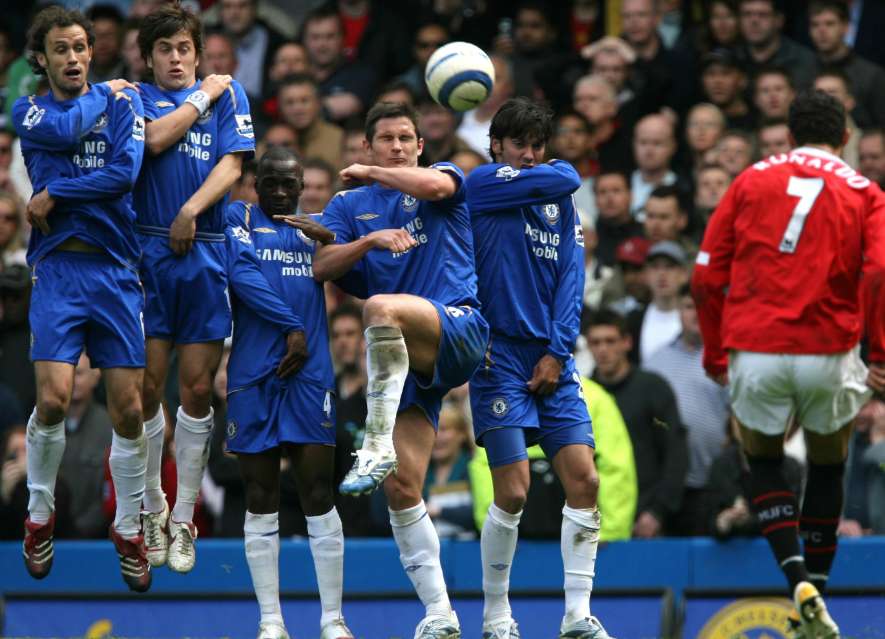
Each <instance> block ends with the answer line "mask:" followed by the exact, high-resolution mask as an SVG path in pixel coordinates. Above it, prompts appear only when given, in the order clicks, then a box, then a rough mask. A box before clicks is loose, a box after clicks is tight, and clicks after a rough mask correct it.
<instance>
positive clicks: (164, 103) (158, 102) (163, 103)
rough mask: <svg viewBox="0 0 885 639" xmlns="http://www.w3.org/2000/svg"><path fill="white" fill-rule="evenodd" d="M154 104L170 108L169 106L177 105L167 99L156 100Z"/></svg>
mask: <svg viewBox="0 0 885 639" xmlns="http://www.w3.org/2000/svg"><path fill="white" fill-rule="evenodd" d="M154 106H156V107H158V108H160V109H168V108H169V107H174V106H175V105H174V104H172V103H171V102H169V101H167V100H155V101H154Z"/></svg>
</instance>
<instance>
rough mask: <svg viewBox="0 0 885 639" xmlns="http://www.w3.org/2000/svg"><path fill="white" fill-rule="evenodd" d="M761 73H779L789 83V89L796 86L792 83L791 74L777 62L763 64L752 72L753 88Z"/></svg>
mask: <svg viewBox="0 0 885 639" xmlns="http://www.w3.org/2000/svg"><path fill="white" fill-rule="evenodd" d="M763 75H779V76H781V77H783V78H784V79H785V80H786V81H787V84H788V85H790V88H791V89H795V88H796V85H795V84H794V83H793V76H792V75H790V72H789V71H787V69H786V68H785V67H782V66H781V65H779V64H766V65H765V66H763V67H762V68H760V69H759V70H757V71H756V73H755V74H753V87H754V88H755V86H756V83H757V82H759V78H761V77H762V76H763Z"/></svg>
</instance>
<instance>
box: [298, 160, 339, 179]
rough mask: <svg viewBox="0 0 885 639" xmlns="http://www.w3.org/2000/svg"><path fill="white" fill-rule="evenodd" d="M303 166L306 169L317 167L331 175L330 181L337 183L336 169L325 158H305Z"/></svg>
mask: <svg viewBox="0 0 885 639" xmlns="http://www.w3.org/2000/svg"><path fill="white" fill-rule="evenodd" d="M301 166H302V167H303V168H304V170H305V171H306V170H307V169H317V170H319V171H322V172H323V173H325V174H326V175H328V176H329V183H330V184H335V169H334V168H333V167H332V165H331V164H329V163H328V162H326V161H325V160H324V159H322V158H305V159H304V161H303V162H302V163H301Z"/></svg>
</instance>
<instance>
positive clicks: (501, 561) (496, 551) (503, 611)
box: [479, 503, 522, 623]
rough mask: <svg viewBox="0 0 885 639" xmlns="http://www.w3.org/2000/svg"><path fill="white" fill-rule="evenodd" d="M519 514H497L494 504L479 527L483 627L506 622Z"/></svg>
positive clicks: (508, 613) (499, 511) (520, 514)
mask: <svg viewBox="0 0 885 639" xmlns="http://www.w3.org/2000/svg"><path fill="white" fill-rule="evenodd" d="M520 517H522V511H521V510H520V511H519V512H518V513H516V514H515V515H513V514H510V513H508V512H507V511H505V510H501V509H500V508H498V507H497V506H496V505H495V504H494V503H492V504H491V505H490V506H489V514H488V516H487V517H486V520H485V523H484V524H483V526H482V535H481V536H480V542H479V544H480V551H481V556H482V591H483V594H484V596H485V600H484V603H483V611H482V620H483V622H485V623H491V622H497V621H502V620H505V619H510V617H511V610H510V600H509V599H508V597H507V594H508V592H509V590H510V566H511V564H512V563H513V555H514V553H515V552H516V539H517V537H518V536H519V518H520Z"/></svg>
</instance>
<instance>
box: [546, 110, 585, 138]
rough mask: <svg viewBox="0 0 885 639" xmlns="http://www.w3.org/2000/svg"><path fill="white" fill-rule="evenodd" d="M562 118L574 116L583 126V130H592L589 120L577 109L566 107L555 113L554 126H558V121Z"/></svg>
mask: <svg viewBox="0 0 885 639" xmlns="http://www.w3.org/2000/svg"><path fill="white" fill-rule="evenodd" d="M563 118H575V119H576V120H578V121H580V122H581V126H583V127H584V130H585V131H587V132H588V133H589V132H590V131H592V130H593V126H592V125H591V124H590V120H588V119H587V116H586V115H584V114H583V113H581V112H579V111H575V110H574V109H571V108H569V109H566V110H565V111H562V112H561V113H557V114H556V121H555V122H556V126H557V127H558V126H559V123H560V122H561V121H562V119H563Z"/></svg>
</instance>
